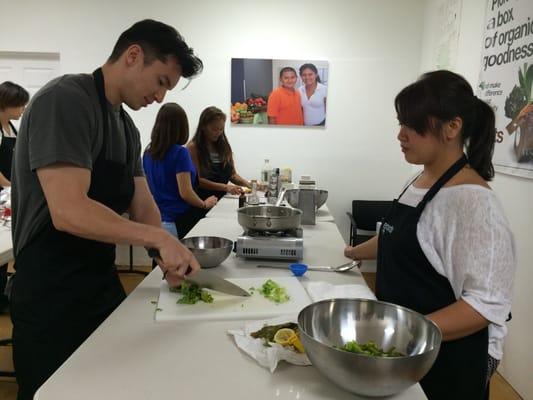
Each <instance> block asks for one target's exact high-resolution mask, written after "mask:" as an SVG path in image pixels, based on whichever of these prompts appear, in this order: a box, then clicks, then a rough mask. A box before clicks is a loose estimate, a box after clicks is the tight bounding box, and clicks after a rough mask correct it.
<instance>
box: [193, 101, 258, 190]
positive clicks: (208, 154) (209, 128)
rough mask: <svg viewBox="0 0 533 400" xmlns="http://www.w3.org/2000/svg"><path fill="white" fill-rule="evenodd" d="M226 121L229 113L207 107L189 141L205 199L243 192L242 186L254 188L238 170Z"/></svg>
mask: <svg viewBox="0 0 533 400" xmlns="http://www.w3.org/2000/svg"><path fill="white" fill-rule="evenodd" d="M225 123H226V114H224V113H223V112H222V110H220V109H219V108H217V107H207V108H206V109H205V110H204V111H202V114H200V120H199V121H198V128H197V129H196V133H195V134H194V137H193V138H192V140H191V141H190V142H189V143H188V144H187V148H188V149H189V152H190V153H191V158H192V161H193V162H194V165H195V166H196V169H197V170H198V174H199V176H200V188H199V190H198V194H199V196H200V197H201V198H202V199H207V198H208V197H209V196H213V195H214V196H216V197H217V198H219V199H220V198H221V197H223V196H224V195H225V194H226V193H229V194H241V193H242V187H247V188H251V187H252V185H251V183H250V182H249V181H247V180H246V179H244V178H243V177H241V176H240V175H239V174H238V173H237V170H236V169H235V162H234V161H233V152H232V150H231V146H230V144H229V142H228V138H227V136H226V133H225V132H224V125H225ZM229 182H231V183H233V185H231V184H229Z"/></svg>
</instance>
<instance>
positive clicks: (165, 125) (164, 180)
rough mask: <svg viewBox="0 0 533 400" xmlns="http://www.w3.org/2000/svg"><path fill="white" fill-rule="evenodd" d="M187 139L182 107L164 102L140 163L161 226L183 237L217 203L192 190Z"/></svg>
mask: <svg viewBox="0 0 533 400" xmlns="http://www.w3.org/2000/svg"><path fill="white" fill-rule="evenodd" d="M188 139H189V122H188V120H187V114H186V113H185V110H184V109H183V108H182V107H181V106H179V105H178V104H176V103H166V104H164V105H163V106H162V107H161V109H160V110H159V112H158V113H157V117H156V120H155V124H154V127H153V129H152V135H151V138H150V140H151V141H150V143H149V144H148V146H147V147H146V150H145V152H144V155H143V166H144V171H145V174H146V179H147V181H148V185H149V187H150V191H151V192H152V195H153V196H154V200H155V202H156V204H157V206H158V207H159V211H160V212H161V220H162V226H163V228H165V229H166V230H167V231H169V232H170V233H172V234H173V235H175V236H176V237H178V238H180V239H181V238H183V237H185V235H187V233H188V232H189V231H190V230H191V229H192V227H193V226H194V225H196V223H197V222H198V220H200V218H202V216H203V215H204V214H205V210H207V209H210V208H212V207H213V206H214V205H215V204H216V203H217V198H216V197H215V196H210V197H208V198H206V199H205V200H202V199H201V198H200V197H198V195H197V194H196V192H195V188H196V187H197V186H198V173H197V171H196V167H195V166H194V164H193V162H192V160H191V155H190V153H189V151H188V150H187V148H186V147H185V146H184V144H185V143H186V142H187V140H188Z"/></svg>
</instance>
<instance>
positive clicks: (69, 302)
mask: <svg viewBox="0 0 533 400" xmlns="http://www.w3.org/2000/svg"><path fill="white" fill-rule="evenodd" d="M93 77H94V82H95V86H96V89H97V92H98V97H99V102H100V106H101V111H102V116H103V124H104V125H103V126H104V135H103V140H102V149H101V150H100V153H99V154H98V156H97V159H96V161H95V162H94V164H93V169H92V172H91V185H90V188H89V192H88V196H89V197H90V198H91V199H94V200H96V201H98V202H100V203H102V204H104V205H106V206H107V207H109V208H111V209H112V210H114V211H115V212H116V213H117V214H122V213H124V212H125V211H126V210H127V209H128V208H129V205H130V203H131V199H132V198H133V194H134V190H135V187H134V180H133V167H132V166H131V159H132V154H133V153H132V151H131V143H130V142H131V140H132V137H133V136H132V134H131V132H130V130H128V129H127V128H128V125H127V124H126V121H125V115H124V111H123V110H121V119H122V122H123V123H124V128H125V133H126V143H127V146H126V147H127V149H126V151H127V157H126V164H122V163H118V162H115V161H112V160H107V159H106V154H107V153H106V148H107V144H108V143H109V135H110V132H109V127H108V126H109V125H108V108H107V107H108V104H107V100H106V97H105V92H104V79H103V74H102V71H101V69H97V70H96V71H95V72H94V73H93ZM114 262H115V245H113V244H108V243H102V242H98V241H94V240H88V239H83V238H80V237H77V236H74V235H71V234H68V233H65V232H60V231H58V230H56V229H55V228H54V226H53V224H52V221H49V222H48V224H47V226H46V227H45V228H44V229H43V230H42V231H41V232H40V233H39V234H38V235H37V236H36V237H35V238H34V239H33V240H32V241H31V242H30V243H28V245H26V246H25V247H24V248H23V249H22V250H21V251H20V253H19V254H18V255H17V259H16V265H15V267H16V274H15V276H14V282H13V289H12V294H11V315H12V320H13V324H14V328H13V345H14V349H13V359H14V364H15V370H16V375H17V382H18V383H19V396H18V399H19V400H20V399H31V398H33V393H34V392H35V390H37V389H38V387H39V386H40V385H41V384H42V383H43V382H44V381H45V380H46V379H47V378H48V377H49V376H50V375H51V374H52V373H53V372H54V371H55V370H56V369H57V368H58V367H59V366H60V365H61V364H62V363H63V362H64V361H65V360H66V359H67V358H68V357H69V356H70V355H71V354H72V353H73V352H74V351H75V350H76V348H78V347H79V346H80V345H81V344H82V343H83V342H84V341H85V339H87V337H88V336H89V335H90V334H91V333H92V332H93V331H94V330H95V329H96V328H97V327H98V325H99V324H100V323H101V322H102V321H104V320H105V319H106V318H107V316H108V315H109V314H110V313H111V312H112V311H113V310H114V309H115V308H116V307H117V306H118V305H119V304H120V302H121V301H122V300H123V299H124V298H125V293H124V289H123V287H122V285H121V283H120V280H119V278H118V274H117V271H116V268H115V266H114Z"/></svg>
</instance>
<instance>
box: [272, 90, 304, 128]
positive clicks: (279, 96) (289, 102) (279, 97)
mask: <svg viewBox="0 0 533 400" xmlns="http://www.w3.org/2000/svg"><path fill="white" fill-rule="evenodd" d="M267 115H268V116H269V117H274V118H276V125H303V123H304V116H303V112H302V104H301V102H300V93H299V92H298V91H297V90H289V89H285V88H284V87H282V86H280V87H278V88H276V89H274V90H273V91H272V93H271V94H270V96H269V97H268V104H267Z"/></svg>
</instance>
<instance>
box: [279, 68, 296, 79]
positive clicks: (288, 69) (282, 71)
mask: <svg viewBox="0 0 533 400" xmlns="http://www.w3.org/2000/svg"><path fill="white" fill-rule="evenodd" d="M285 72H294V75H296V70H295V69H294V68H293V67H283V68H282V69H281V71H279V79H281V77H282V76H283V74H284V73H285Z"/></svg>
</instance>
